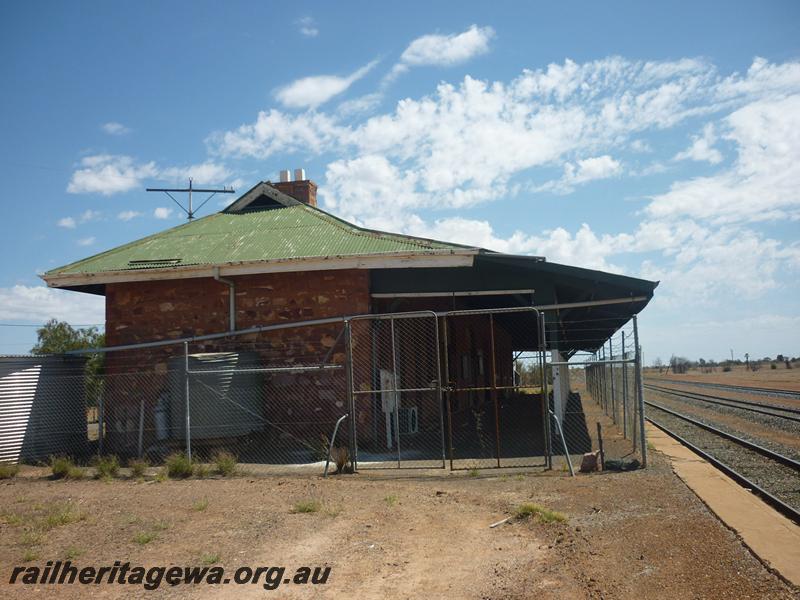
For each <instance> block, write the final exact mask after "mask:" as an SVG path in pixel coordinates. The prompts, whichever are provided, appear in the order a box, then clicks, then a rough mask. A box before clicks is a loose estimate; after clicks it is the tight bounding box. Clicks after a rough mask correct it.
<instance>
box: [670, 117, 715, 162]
mask: <svg viewBox="0 0 800 600" xmlns="http://www.w3.org/2000/svg"><path fill="white" fill-rule="evenodd" d="M716 141H717V136H716V135H715V133H714V124H713V123H708V124H706V126H705V127H703V132H702V134H700V135H695V136H692V145H691V146H689V147H688V148H687V149H686V150H684V151H683V152H678V154H676V155H675V158H674V159H673V160H696V161H707V162H710V163H711V164H712V165H716V164H717V163H720V162H722V153H721V152H720V151H719V150H717V149H716V148H714V144H715V143H716Z"/></svg>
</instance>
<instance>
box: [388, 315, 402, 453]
mask: <svg viewBox="0 0 800 600" xmlns="http://www.w3.org/2000/svg"><path fill="white" fill-rule="evenodd" d="M389 324H390V326H391V332H392V372H393V376H392V388H393V389H392V391H393V392H394V432H395V436H394V437H395V442H397V466H398V468H399V467H400V391H399V389H398V388H399V385H398V375H397V347H396V340H395V335H394V318H391V319H389Z"/></svg>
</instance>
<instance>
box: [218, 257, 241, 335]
mask: <svg viewBox="0 0 800 600" xmlns="http://www.w3.org/2000/svg"><path fill="white" fill-rule="evenodd" d="M214 279H215V280H216V281H219V282H220V283H222V284H225V285H227V286H228V310H229V312H230V315H229V317H228V318H229V322H230V323H229V325H230V326H229V330H230V331H236V283H235V282H234V281H233V280H232V279H225V278H224V277H220V276H219V267H214Z"/></svg>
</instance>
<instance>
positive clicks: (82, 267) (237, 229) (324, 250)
mask: <svg viewBox="0 0 800 600" xmlns="http://www.w3.org/2000/svg"><path fill="white" fill-rule="evenodd" d="M259 185H262V186H263V185H266V184H259ZM258 187H259V186H256V188H254V190H257V188H258ZM254 190H251V191H250V192H248V194H252V193H253V191H254ZM273 190H274V188H270V190H269V193H270V195H274V192H273ZM277 196H280V197H281V199H282V200H281V201H282V202H283V203H284V204H285V205H283V204H281V205H279V206H278V205H276V204H275V203H274V202H273V204H272V206H270V207H269V208H265V209H259V210H254V209H245V210H242V211H241V212H238V211H230V208H231V207H233V206H235V205H237V203H239V202H240V201H237V202H235V203H234V204H232V205H231V207H229V208H228V209H226V210H224V211H222V212H218V213H215V214H212V215H209V216H207V217H203V218H201V219H197V220H194V221H190V222H188V223H185V224H184V225H180V226H178V227H173V228H172V229H168V230H166V231H162V232H160V233H157V234H155V235H151V236H149V237H146V238H143V239H141V240H137V241H135V242H131V243H129V244H125V245H124V246H119V247H117V248H114V249H112V250H108V251H106V252H103V253H101V254H96V255H94V256H90V257H89V258H85V259H83V260H79V261H77V262H74V263H71V264H68V265H66V266H63V267H58V268H56V269H52V270H51V271H48V272H47V273H45V279H46V278H47V277H48V276H61V275H78V274H91V273H105V272H109V271H132V270H141V269H153V268H161V269H163V268H169V267H174V268H180V267H182V266H192V265H195V266H196V265H223V264H230V263H243V262H252V261H265V260H292V259H305V258H326V257H337V256H343V257H353V256H361V255H376V254H378V255H379V254H397V253H431V252H442V251H445V252H446V251H448V250H451V251H456V250H461V251H463V250H465V249H467V248H468V247H467V246H461V245H458V244H448V243H445V242H438V241H435V240H428V239H423V238H415V237H411V236H405V235H399V234H393V233H384V232H378V231H373V230H369V229H363V228H361V227H357V226H355V225H353V224H351V223H348V222H346V221H342V220H340V219H337V218H336V217H334V216H332V215H330V214H328V213H326V212H324V211H322V210H320V209H318V208H315V207H311V206H308V205H306V204H303V203H300V202H297V201H294V200H293V199H291V198H289V197H288V196H284V195H282V194H278V195H277ZM277 196H276V197H277ZM244 197H245V196H243V198H244Z"/></svg>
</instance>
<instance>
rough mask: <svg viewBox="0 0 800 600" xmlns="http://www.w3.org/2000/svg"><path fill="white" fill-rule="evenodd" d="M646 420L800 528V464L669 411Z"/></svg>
mask: <svg viewBox="0 0 800 600" xmlns="http://www.w3.org/2000/svg"><path fill="white" fill-rule="evenodd" d="M645 404H646V405H647V406H648V407H649V408H650V409H654V410H651V411H649V414H648V416H647V420H648V421H650V423H652V424H653V425H654V426H656V427H658V428H659V429H661V430H662V431H664V432H665V433H666V434H667V435H670V436H672V437H673V438H675V439H676V440H677V441H678V442H680V443H681V444H683V445H684V446H686V447H687V448H689V449H690V450H692V451H693V452H696V453H697V454H699V455H700V456H702V457H703V458H705V459H706V460H708V461H709V462H710V463H711V464H713V465H714V466H715V467H717V468H718V469H720V470H721V471H723V472H724V473H726V474H727V475H728V476H730V477H731V478H732V479H734V480H736V481H737V482H738V483H740V484H741V485H743V486H744V487H746V488H748V489H750V490H752V491H753V493H755V494H757V495H758V496H760V497H761V498H762V499H763V500H764V501H765V502H767V503H768V504H770V505H771V506H773V507H774V508H775V509H776V510H778V511H779V512H781V513H782V514H783V515H785V516H786V517H788V518H790V519H792V520H793V521H794V522H795V523H797V524H798V525H800V461H797V460H794V459H792V458H790V457H788V456H785V455H783V454H780V453H778V452H775V451H773V450H770V449H769V448H765V447H764V446H761V445H759V444H756V443H754V442H752V441H750V440H746V439H744V438H741V437H739V436H736V435H734V434H731V433H729V432H726V431H723V430H721V429H718V428H716V427H713V426H711V425H708V424H707V423H703V422H701V421H698V420H696V419H693V418H691V417H689V416H687V415H684V414H681V413H679V412H677V411H674V410H672V409H669V408H667V407H664V406H661V405H659V404H655V403H653V402H650V401H645Z"/></svg>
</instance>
